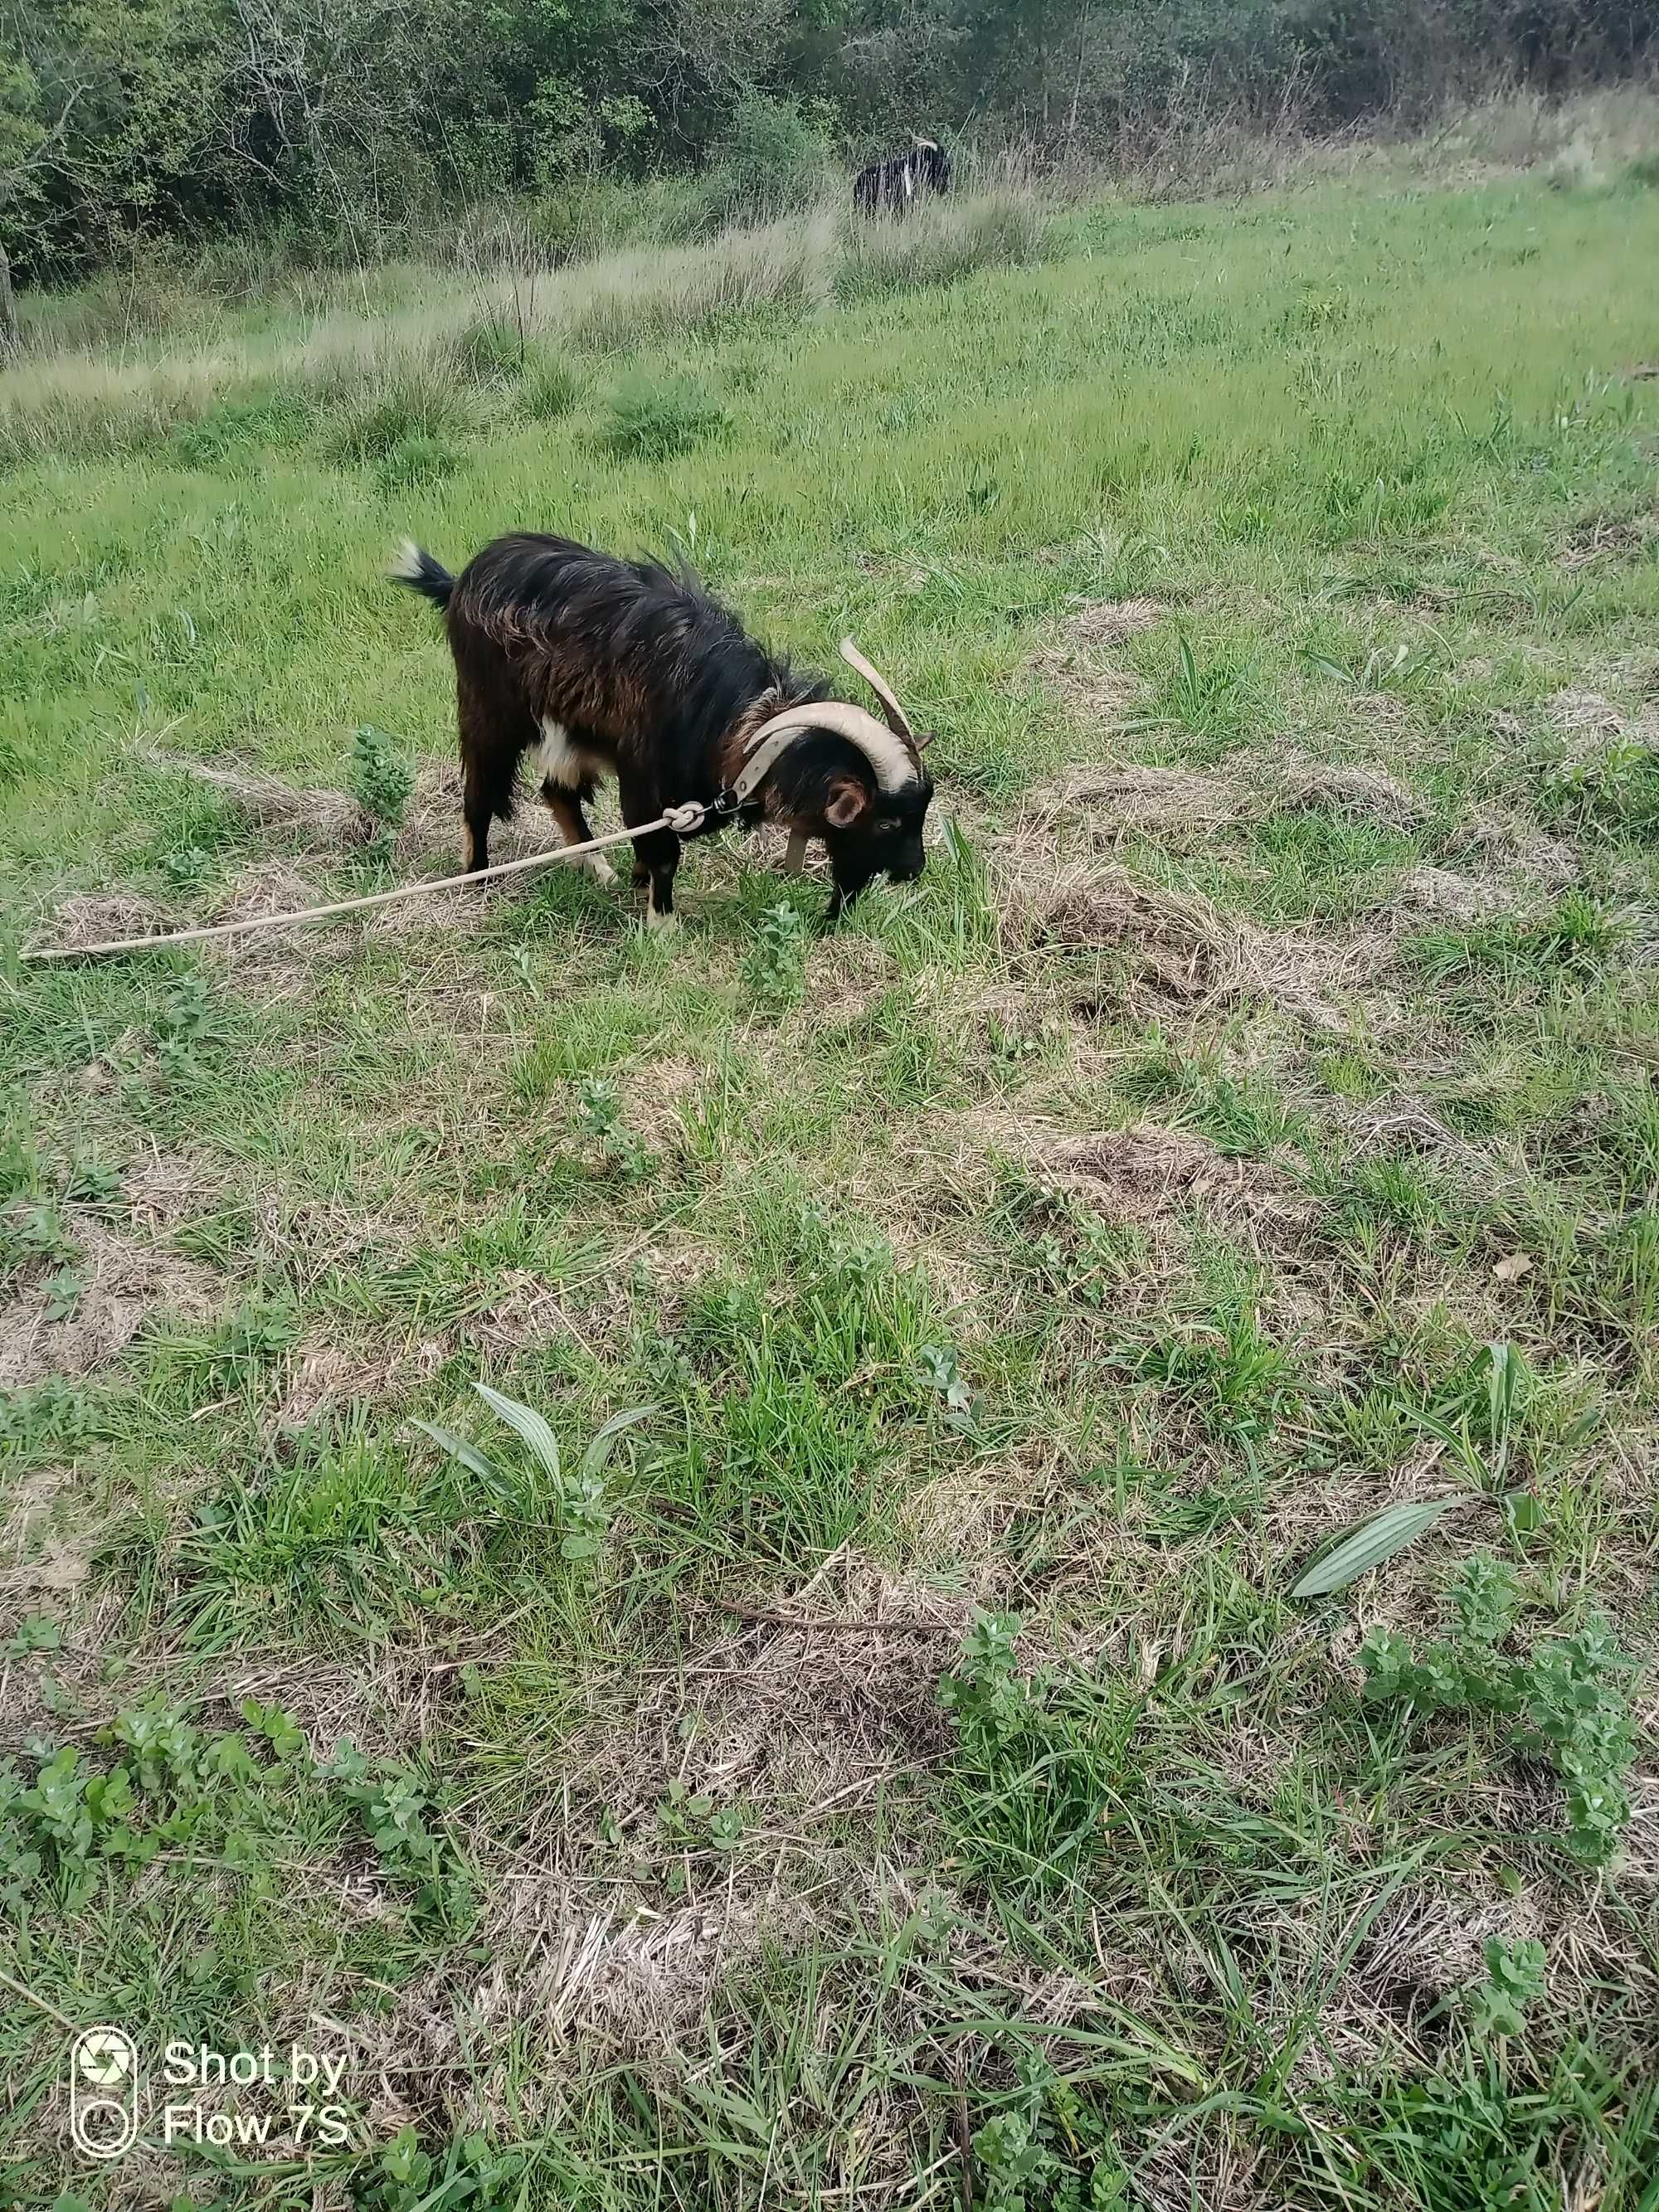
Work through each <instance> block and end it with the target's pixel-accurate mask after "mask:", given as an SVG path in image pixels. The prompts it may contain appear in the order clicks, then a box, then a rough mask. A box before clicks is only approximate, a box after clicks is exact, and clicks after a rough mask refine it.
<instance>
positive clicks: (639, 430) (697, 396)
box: [606, 372, 732, 460]
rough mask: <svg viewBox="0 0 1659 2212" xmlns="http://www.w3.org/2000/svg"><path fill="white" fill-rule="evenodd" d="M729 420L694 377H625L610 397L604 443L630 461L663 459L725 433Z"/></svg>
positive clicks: (706, 388) (715, 400) (643, 375)
mask: <svg viewBox="0 0 1659 2212" xmlns="http://www.w3.org/2000/svg"><path fill="white" fill-rule="evenodd" d="M731 419H732V418H731V417H730V416H729V415H728V414H727V413H726V410H725V409H724V408H723V407H722V406H721V405H720V402H719V400H717V399H716V398H714V394H713V393H712V392H710V391H709V390H708V387H707V386H704V385H702V384H701V383H699V382H698V380H697V379H696V377H695V376H650V375H647V374H644V373H643V372H641V374H638V375H635V376H630V377H628V378H625V379H624V380H623V382H622V383H621V384H619V385H618V386H617V389H616V391H615V392H613V393H612V394H611V427H610V429H609V430H608V432H607V433H606V443H607V444H608V445H609V446H610V447H611V450H612V451H613V452H614V453H622V454H626V455H628V456H629V457H630V458H638V459H648V460H665V459H669V458H670V457H671V455H673V454H675V453H689V452H690V449H691V447H694V446H700V445H702V444H703V443H704V442H705V441H707V440H708V439H710V438H713V437H715V436H717V435H719V434H720V432H722V431H724V430H726V429H727V428H729V427H730V424H731Z"/></svg>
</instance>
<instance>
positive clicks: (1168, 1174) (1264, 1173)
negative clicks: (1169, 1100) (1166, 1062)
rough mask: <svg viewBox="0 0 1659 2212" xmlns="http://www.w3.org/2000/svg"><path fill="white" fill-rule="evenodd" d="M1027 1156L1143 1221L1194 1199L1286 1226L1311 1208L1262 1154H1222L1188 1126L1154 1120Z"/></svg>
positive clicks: (1077, 1189) (1064, 1183) (1092, 1199)
mask: <svg viewBox="0 0 1659 2212" xmlns="http://www.w3.org/2000/svg"><path fill="white" fill-rule="evenodd" d="M1035 1158H1036V1161H1037V1163H1038V1164H1039V1166H1040V1168H1041V1170H1042V1173H1043V1175H1044V1176H1046V1177H1048V1179H1049V1180H1051V1181H1052V1182H1054V1184H1055V1185H1056V1186H1057V1187H1059V1188H1063V1189H1066V1190H1069V1191H1071V1192H1072V1193H1073V1194H1076V1195H1078V1196H1080V1197H1083V1198H1085V1199H1086V1200H1088V1202H1089V1204H1090V1205H1091V1206H1092V1207H1093V1208H1095V1209H1096V1210H1097V1211H1098V1212H1102V1213H1104V1214H1106V1215H1108V1216H1109V1217H1110V1218H1113V1219H1115V1220H1118V1221H1126V1222H1133V1223H1135V1224H1138V1225H1140V1226H1143V1227H1150V1226H1152V1225H1155V1224H1157V1223H1158V1221H1160V1220H1162V1219H1164V1218H1166V1217H1167V1216H1168V1215H1169V1214H1170V1213H1172V1212H1175V1211H1176V1210H1177V1209H1178V1208H1180V1207H1182V1206H1189V1205H1194V1204H1200V1205H1202V1206H1205V1207H1206V1209H1207V1210H1208V1211H1210V1212H1213V1213H1216V1214H1218V1215H1220V1216H1222V1217H1224V1218H1225V1217H1226V1216H1228V1215H1231V1216H1232V1217H1234V1218H1239V1217H1243V1218H1249V1219H1254V1220H1260V1221H1266V1222H1270V1223H1273V1224H1277V1225H1283V1226H1286V1227H1294V1226H1297V1225H1300V1224H1302V1223H1305V1222H1306V1221H1307V1220H1309V1219H1310V1217H1311V1215H1312V1213H1313V1211H1314V1208H1313V1205H1312V1202H1311V1200H1309V1199H1308V1198H1307V1197H1305V1196H1304V1194H1303V1193H1301V1192H1300V1191H1298V1190H1297V1188H1295V1186H1294V1185H1293V1184H1292V1183H1291V1182H1288V1181H1287V1180H1286V1179H1285V1176H1282V1175H1281V1174H1279V1171H1278V1170H1276V1169H1274V1168H1273V1167H1271V1166H1269V1165H1267V1164H1266V1163H1265V1162H1263V1161H1261V1160H1247V1159H1237V1158H1230V1157H1229V1156H1228V1155H1227V1154H1226V1153H1225V1152H1221V1151H1220V1150H1219V1149H1218V1146H1215V1145H1213V1144H1212V1142H1211V1141H1210V1139H1208V1138H1207V1137H1204V1136H1200V1135H1199V1134H1198V1133H1197V1132H1196V1131H1195V1130H1191V1129H1176V1128H1170V1127H1165V1126H1164V1125H1163V1124H1162V1123H1159V1122H1153V1121H1141V1122H1138V1123H1137V1124H1136V1125H1135V1126H1134V1127H1133V1128H1129V1129H1108V1130H1102V1131H1099V1132H1097V1133H1095V1134H1093V1135H1091V1136H1085V1137H1066V1138H1061V1139H1058V1140H1054V1141H1049V1142H1047V1143H1042V1144H1040V1145H1038V1146H1036V1148H1035Z"/></svg>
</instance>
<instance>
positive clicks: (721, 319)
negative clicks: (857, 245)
mask: <svg viewBox="0 0 1659 2212" xmlns="http://www.w3.org/2000/svg"><path fill="white" fill-rule="evenodd" d="M826 245H827V228H826V226H824V225H822V224H818V223H811V224H805V225H802V224H783V223H775V224H772V225H770V226H769V227H768V228H765V229H761V230H750V231H734V232H731V233H728V234H726V236H724V237H721V238H719V239H717V240H714V242H713V243H712V244H711V245H709V246H704V247H702V248H701V249H699V250H696V251H685V252H659V253H635V254H623V255H620V256H618V257H617V259H616V260H615V261H612V262H608V263H606V264H604V265H603V267H595V268H594V269H593V270H591V271H587V272H584V276H583V277H582V278H581V279H580V280H577V279H574V278H573V279H571V280H568V289H567V291H566V294H565V296H564V297H563V298H562V299H561V300H560V301H558V302H557V303H556V306H555V308H554V319H555V320H556V322H557V323H558V324H560V325H562V327H563V328H564V329H565V330H566V331H568V334H569V336H570V337H571V338H572V339H573V340H574V343H577V344H578V345H583V346H588V347H591V348H592V349H594V350H595V351H598V352H601V353H626V352H629V351H630V350H631V349H634V348H635V347H637V346H645V345H662V344H671V343H674V342H676V341H677V340H679V339H682V338H706V337H715V336H717V335H718V334H720V332H721V331H726V330H729V329H731V328H732V327H733V326H734V325H741V324H743V323H745V322H750V321H753V320H755V319H757V318H762V317H764V318H765V319H768V320H769V321H771V322H773V323H780V322H795V321H799V319H800V318H801V317H802V316H804V315H805V314H807V313H810V311H811V309H812V308H813V307H815V306H817V304H818V302H819V301H821V300H822V299H823V296H824V294H825V291H826V289H827V287H826V284H825V278H824V258H825V247H826Z"/></svg>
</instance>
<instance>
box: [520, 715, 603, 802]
mask: <svg viewBox="0 0 1659 2212" xmlns="http://www.w3.org/2000/svg"><path fill="white" fill-rule="evenodd" d="M607 766H608V763H606V762H605V761H602V760H601V759H600V758H599V755H598V754H597V753H588V752H584V751H583V750H581V748H580V746H579V745H573V744H571V742H570V732H568V730H567V729H566V728H565V726H564V724H563V723H562V722H556V721H555V720H553V717H552V716H551V715H549V716H548V717H547V719H546V720H545V721H544V723H543V724H542V741H541V743H540V744H539V745H538V746H537V748H536V769H537V773H538V775H539V776H540V779H541V781H543V782H544V783H552V784H556V785H557V786H558V787H559V788H560V790H562V791H576V790H579V789H580V787H581V786H582V785H583V784H584V783H586V782H587V781H589V780H590V779H591V778H592V777H594V776H601V775H605V772H606V769H607Z"/></svg>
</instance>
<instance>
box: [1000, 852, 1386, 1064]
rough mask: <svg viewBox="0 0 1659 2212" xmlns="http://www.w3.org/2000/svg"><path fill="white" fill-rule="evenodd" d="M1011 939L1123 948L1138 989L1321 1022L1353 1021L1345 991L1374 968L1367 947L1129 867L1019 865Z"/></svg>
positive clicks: (1167, 1002) (1189, 1006)
mask: <svg viewBox="0 0 1659 2212" xmlns="http://www.w3.org/2000/svg"><path fill="white" fill-rule="evenodd" d="M1002 913H1003V929H1004V936H1005V941H1006V943H1007V944H1008V945H1009V948H1010V950H1011V951H1014V952H1016V953H1018V952H1019V951H1029V950H1031V949H1034V948H1043V949H1050V950H1055V951H1062V952H1067V951H1070V952H1090V951H1093V952H1107V951H1109V952H1113V953H1115V954H1118V955H1120V956H1121V957H1123V958H1124V959H1125V960H1126V961H1127V963H1129V965H1130V967H1131V969H1132V973H1133V982H1132V987H1131V994H1130V995H1131V998H1132V999H1136V998H1138V999H1139V1000H1141V1001H1142V1003H1143V1004H1145V1005H1149V1006H1152V1008H1153V1009H1154V1010H1155V1009H1156V1007H1157V1006H1158V1004H1159V1003H1160V1002H1161V1003H1162V1005H1163V1006H1164V1007H1165V1008H1166V1009H1167V1008H1169V1007H1171V1006H1174V1007H1179V1008H1182V1009H1186V1010H1190V1011H1193V1012H1200V1011H1205V1010H1211V1009H1214V1008H1216V1007H1218V1006H1229V1005H1235V1006H1237V1005H1250V1004H1253V1003H1256V1002H1259V1001H1261V1000H1270V1001H1271V1002H1272V1003H1273V1004H1274V1005H1275V1006H1278V1007H1279V1009H1280V1010H1281V1011H1282V1012H1285V1014H1286V1015H1288V1016H1290V1017H1291V1018H1292V1019H1295V1020H1297V1021H1300V1022H1302V1023H1304V1024H1306V1025H1307V1026H1308V1027H1310V1028H1312V1029H1317V1030H1327V1031H1332V1032H1336V1031H1342V1030H1346V1029H1347V1027H1348V1026H1349V1024H1348V1019H1347V1017H1346V1014H1345V1013H1344V1012H1343V1011H1342V1009H1341V1007H1340V1005H1339V1003H1338V997H1339V994H1343V993H1353V994H1357V993H1358V990H1359V987H1360V985H1361V982H1362V980H1369V979H1370V977H1372V976H1374V973H1375V962H1374V960H1373V959H1372V958H1371V957H1370V954H1369V953H1368V952H1367V951H1366V950H1365V948H1364V947H1359V946H1356V947H1343V946H1339V945H1333V944H1331V943H1330V942H1328V941H1321V940H1319V939H1316V937H1315V936H1314V935H1313V933H1311V932H1309V933H1302V932H1297V931H1286V932H1282V933H1280V932H1274V931H1271V930H1267V929H1263V928H1261V927H1259V926H1258V925H1257V924H1255V923H1254V922H1250V921H1245V920H1243V918H1242V917H1240V916H1235V915H1223V914H1222V913H1221V912H1220V911H1219V910H1218V908H1216V907H1215V906H1214V905H1213V904H1212V902H1211V901H1210V900H1208V899H1206V898H1205V897H1204V896H1202V895H1201V894H1200V893H1198V892H1193V891H1176V890H1169V889H1167V888H1166V887H1165V886H1164V885H1163V884H1157V883H1154V882H1152V880H1151V879H1150V878H1145V877H1140V876H1135V875H1133V874H1131V873H1130V872H1129V871H1128V870H1127V869H1125V868H1121V867H1110V866H1108V867H1101V868H1091V869H1073V870H1071V871H1069V872H1066V873H1065V874H1062V875H1060V876H1058V877H1055V876H1053V875H1050V874H1048V872H1046V871H1045V872H1040V873H1038V874H1036V875H1026V874H1024V873H1023V872H1016V873H1014V874H1013V875H1012V878H1011V879H1009V880H1008V881H1007V882H1006V886H1005V890H1004V896H1003V900H1002Z"/></svg>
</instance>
